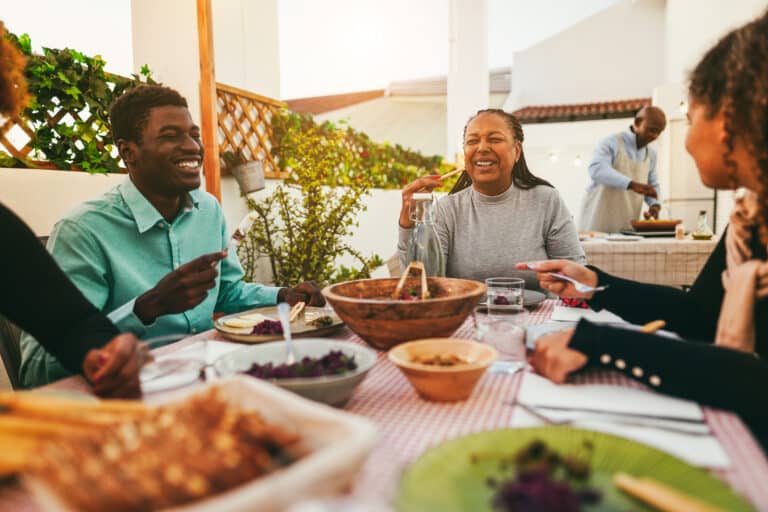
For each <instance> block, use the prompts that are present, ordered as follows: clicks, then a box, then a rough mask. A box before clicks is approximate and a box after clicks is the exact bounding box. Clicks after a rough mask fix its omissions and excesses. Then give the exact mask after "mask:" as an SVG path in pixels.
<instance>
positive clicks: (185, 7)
mask: <svg viewBox="0 0 768 512" xmlns="http://www.w3.org/2000/svg"><path fill="white" fill-rule="evenodd" d="M131 27H132V34H133V67H134V70H135V71H138V70H139V69H140V68H141V66H142V65H144V64H147V65H148V66H149V69H151V70H152V74H153V75H154V78H155V79H156V80H157V81H158V82H162V83H163V84H164V85H167V86H169V87H173V88H174V89H176V90H177V91H179V92H180V93H181V94H182V96H184V97H185V98H186V99H187V102H188V103H189V110H190V112H191V113H192V119H194V120H195V122H197V123H200V87H199V84H200V60H199V57H198V46H197V3H196V2H193V1H192V0H162V1H158V0H131Z"/></svg>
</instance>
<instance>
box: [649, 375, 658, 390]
mask: <svg viewBox="0 0 768 512" xmlns="http://www.w3.org/2000/svg"><path fill="white" fill-rule="evenodd" d="M648 382H650V383H651V386H654V387H659V386H661V377H659V376H658V375H651V376H650V378H649V379H648Z"/></svg>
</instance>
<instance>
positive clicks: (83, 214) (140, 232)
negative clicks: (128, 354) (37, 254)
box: [21, 179, 279, 386]
mask: <svg viewBox="0 0 768 512" xmlns="http://www.w3.org/2000/svg"><path fill="white" fill-rule="evenodd" d="M228 240H229V238H228V236H227V233H226V225H225V220H224V215H223V213H222V211H221V207H220V206H219V203H218V202H217V201H216V199H214V197H213V196H211V195H210V194H208V193H206V192H203V191H201V190H194V191H192V192H190V193H189V195H188V198H187V203H186V205H185V207H184V208H183V209H182V211H181V212H180V213H179V214H178V215H177V216H176V218H175V219H174V220H173V222H170V223H169V222H167V221H166V220H165V219H164V218H163V217H162V216H161V215H160V213H159V212H158V211H157V210H156V209H155V207H154V206H152V204H151V203H150V202H149V201H148V200H147V198H146V197H144V195H143V194H142V193H141V192H140V191H139V190H138V189H137V188H136V186H135V185H134V184H133V182H131V180H130V179H126V180H125V181H124V182H123V183H121V184H120V185H118V186H117V187H115V188H114V189H112V190H110V191H109V192H107V193H106V194H104V195H103V196H101V197H100V198H98V199H95V200H92V201H88V202H86V203H83V204H82V205H80V206H79V207H78V208H76V209H75V210H74V211H73V212H71V213H70V214H68V215H67V216H66V217H64V218H63V219H62V220H60V221H59V222H58V223H57V224H56V226H55V227H54V229H53V232H52V233H51V236H50V239H49V240H48V250H49V251H50V252H51V255H52V256H53V258H54V259H55V260H56V262H57V263H58V264H59V266H60V267H61V268H62V270H64V273H65V274H67V276H68V277H69V278H70V279H71V280H72V282H74V283H75V285H76V286H77V287H78V288H79V289H80V291H82V292H83V294H84V295H85V296H86V297H87V298H88V299H89V300H90V301H91V302H92V303H93V304H94V305H95V306H96V307H97V308H99V309H101V311H103V312H104V313H105V314H107V315H108V316H109V319H110V320H112V322H113V323H114V324H115V325H116V326H117V327H118V329H120V331H122V332H132V333H134V334H136V336H138V337H139V338H143V339H146V338H149V337H154V336H161V335H165V334H176V333H197V332H201V331H204V330H207V329H210V328H212V327H213V320H212V316H213V312H214V311H217V312H219V311H221V312H225V313H231V312H237V311H241V310H243V309H247V308H249V307H253V306H260V305H273V304H275V303H276V301H277V292H278V290H279V288H276V287H271V286H263V285H260V284H254V283H245V282H243V281H242V278H243V270H242V267H241V266H240V261H239V260H238V258H237V254H236V251H234V250H231V251H229V254H228V255H227V257H226V258H225V259H223V260H221V262H219V264H218V265H219V277H218V279H217V281H216V286H215V287H214V288H212V289H211V290H209V292H208V296H207V297H206V298H205V300H204V301H203V302H201V303H200V304H198V305H197V306H196V307H194V308H192V309H190V310H188V311H185V312H184V313H179V314H173V315H164V316H160V317H158V318H157V319H156V320H155V322H154V323H152V324H150V325H145V324H143V323H142V321H141V320H140V319H139V318H138V317H137V316H136V315H135V314H134V312H133V306H134V303H135V301H136V298H137V297H138V296H139V295H141V294H143V293H144V292H146V291H147V290H149V289H151V288H153V287H154V286H155V285H156V284H157V282H158V281H160V279H162V278H163V277H164V276H165V275H166V274H168V273H169V272H172V271H173V270H175V269H177V268H179V267H180V266H181V265H183V264H184V263H187V262H188V261H191V260H193V259H195V258H197V257H198V256H201V255H203V254H207V253H211V252H216V251H220V250H222V249H223V248H224V247H226V246H227V242H228ZM41 292H43V293H44V291H42V290H41ZM40 321H43V322H44V321H45V319H44V318H41V319H40ZM21 345H22V366H21V378H22V382H23V383H24V384H25V386H35V385H40V384H43V383H46V382H50V381H51V380H55V379H57V378H61V377H63V376H65V375H67V373H66V371H65V370H64V368H63V367H61V365H59V363H58V361H56V360H55V359H54V358H53V356H51V355H50V354H48V353H47V352H45V350H44V349H43V348H42V346H40V345H39V344H38V343H37V341H36V340H35V339H34V338H32V337H31V336H30V335H28V334H26V333H25V334H24V335H23V336H22V340H21Z"/></svg>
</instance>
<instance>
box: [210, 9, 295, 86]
mask: <svg viewBox="0 0 768 512" xmlns="http://www.w3.org/2000/svg"><path fill="white" fill-rule="evenodd" d="M212 10H213V35H214V53H215V56H216V81H217V82H221V83H224V84H228V85H232V86H235V87H239V88H241V89H245V90H247V91H251V92H255V93H257V94H261V95H262V96H269V97H270V98H279V97H280V52H279V47H278V18H277V0H213V4H212Z"/></svg>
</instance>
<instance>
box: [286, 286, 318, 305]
mask: <svg viewBox="0 0 768 512" xmlns="http://www.w3.org/2000/svg"><path fill="white" fill-rule="evenodd" d="M277 302H287V303H288V304H290V305H291V306H293V305H294V304H296V303H297V302H304V303H306V305H307V306H325V299H324V298H323V294H322V293H321V292H320V288H319V287H318V286H317V284H316V283H315V282H314V281H304V282H303V283H301V284H300V285H298V286H295V287H293V288H281V289H280V291H279V292H278V293H277Z"/></svg>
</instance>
